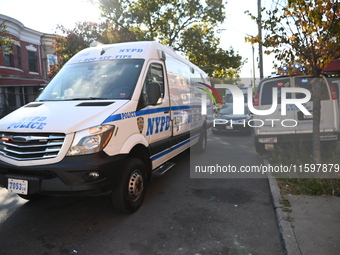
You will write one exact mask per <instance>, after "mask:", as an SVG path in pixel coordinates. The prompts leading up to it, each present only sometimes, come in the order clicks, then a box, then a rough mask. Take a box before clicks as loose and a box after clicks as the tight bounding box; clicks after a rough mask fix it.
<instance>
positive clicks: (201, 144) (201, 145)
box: [195, 128, 207, 153]
mask: <svg viewBox="0 0 340 255" xmlns="http://www.w3.org/2000/svg"><path fill="white" fill-rule="evenodd" d="M206 148H207V130H206V129H205V128H202V130H201V133H200V138H199V140H198V142H197V144H195V151H196V152H198V153H203V152H205V150H206Z"/></svg>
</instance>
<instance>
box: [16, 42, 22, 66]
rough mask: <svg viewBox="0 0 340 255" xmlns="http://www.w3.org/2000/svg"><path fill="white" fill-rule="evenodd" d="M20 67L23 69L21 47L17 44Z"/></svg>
mask: <svg viewBox="0 0 340 255" xmlns="http://www.w3.org/2000/svg"><path fill="white" fill-rule="evenodd" d="M17 56H18V68H20V69H22V65H21V47H20V46H18V45H17Z"/></svg>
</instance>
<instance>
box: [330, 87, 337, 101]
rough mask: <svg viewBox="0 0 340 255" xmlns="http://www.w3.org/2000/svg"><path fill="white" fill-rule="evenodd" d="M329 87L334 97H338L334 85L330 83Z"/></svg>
mask: <svg viewBox="0 0 340 255" xmlns="http://www.w3.org/2000/svg"><path fill="white" fill-rule="evenodd" d="M329 88H330V90H331V95H332V99H338V94H337V93H336V89H335V87H334V85H329Z"/></svg>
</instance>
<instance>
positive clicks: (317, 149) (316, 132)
mask: <svg viewBox="0 0 340 255" xmlns="http://www.w3.org/2000/svg"><path fill="white" fill-rule="evenodd" d="M321 82H323V79H322V78H315V79H314V80H313V82H312V85H313V88H312V93H313V160H314V163H316V164H320V163H321V142H320V115H321V103H320V83H321Z"/></svg>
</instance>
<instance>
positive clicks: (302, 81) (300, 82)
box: [295, 77, 330, 101]
mask: <svg viewBox="0 0 340 255" xmlns="http://www.w3.org/2000/svg"><path fill="white" fill-rule="evenodd" d="M314 85H318V86H320V100H329V98H330V96H329V92H328V89H327V85H326V83H325V81H324V79H323V78H303V77H296V78H295V86H296V87H297V88H304V89H308V90H309V91H310V93H311V95H312V96H311V99H310V101H312V100H313V89H312V88H313V86H314ZM304 97H305V94H303V93H297V95H296V98H304Z"/></svg>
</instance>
